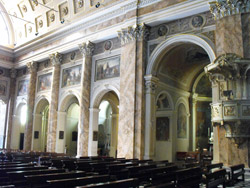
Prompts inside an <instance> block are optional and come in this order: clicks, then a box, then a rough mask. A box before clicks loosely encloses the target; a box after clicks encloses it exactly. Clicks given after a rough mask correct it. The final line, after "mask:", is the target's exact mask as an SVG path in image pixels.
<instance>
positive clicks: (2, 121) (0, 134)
mask: <svg viewBox="0 0 250 188" xmlns="http://www.w3.org/2000/svg"><path fill="white" fill-rule="evenodd" d="M6 111H7V104H6V103H5V102H4V101H3V100H1V99H0V114H1V116H0V149H3V148H4V147H5V146H4V144H5V143H4V139H5V138H4V137H5V136H6Z"/></svg>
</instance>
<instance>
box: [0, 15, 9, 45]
mask: <svg viewBox="0 0 250 188" xmlns="http://www.w3.org/2000/svg"><path fill="white" fill-rule="evenodd" d="M3 14H4V13H2V12H0V33H1V40H0V44H1V45H6V44H9V43H10V38H9V30H8V27H7V24H6V22H5V20H4V17H3Z"/></svg>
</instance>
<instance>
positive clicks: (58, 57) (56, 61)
mask: <svg viewBox="0 0 250 188" xmlns="http://www.w3.org/2000/svg"><path fill="white" fill-rule="evenodd" d="M62 58H63V56H62V54H60V53H59V52H56V53H53V54H50V55H49V59H50V62H51V63H52V65H53V66H60V65H61V63H62Z"/></svg>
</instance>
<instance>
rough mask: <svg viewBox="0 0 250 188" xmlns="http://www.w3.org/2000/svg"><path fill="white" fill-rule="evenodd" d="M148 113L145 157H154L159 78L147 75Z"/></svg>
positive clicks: (146, 118) (146, 116)
mask: <svg viewBox="0 0 250 188" xmlns="http://www.w3.org/2000/svg"><path fill="white" fill-rule="evenodd" d="M144 78H145V85H146V114H145V152H144V158H145V159H152V158H153V157H154V146H155V108H156V105H155V90H156V88H157V83H158V82H159V79H158V78H156V77H154V76H152V75H146V76H145V77H144Z"/></svg>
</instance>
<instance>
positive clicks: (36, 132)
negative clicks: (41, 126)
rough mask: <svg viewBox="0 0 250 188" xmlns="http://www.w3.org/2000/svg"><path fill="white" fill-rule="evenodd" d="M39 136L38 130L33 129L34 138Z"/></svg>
mask: <svg viewBox="0 0 250 188" xmlns="http://www.w3.org/2000/svg"><path fill="white" fill-rule="evenodd" d="M38 138H39V131H34V139H38Z"/></svg>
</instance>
